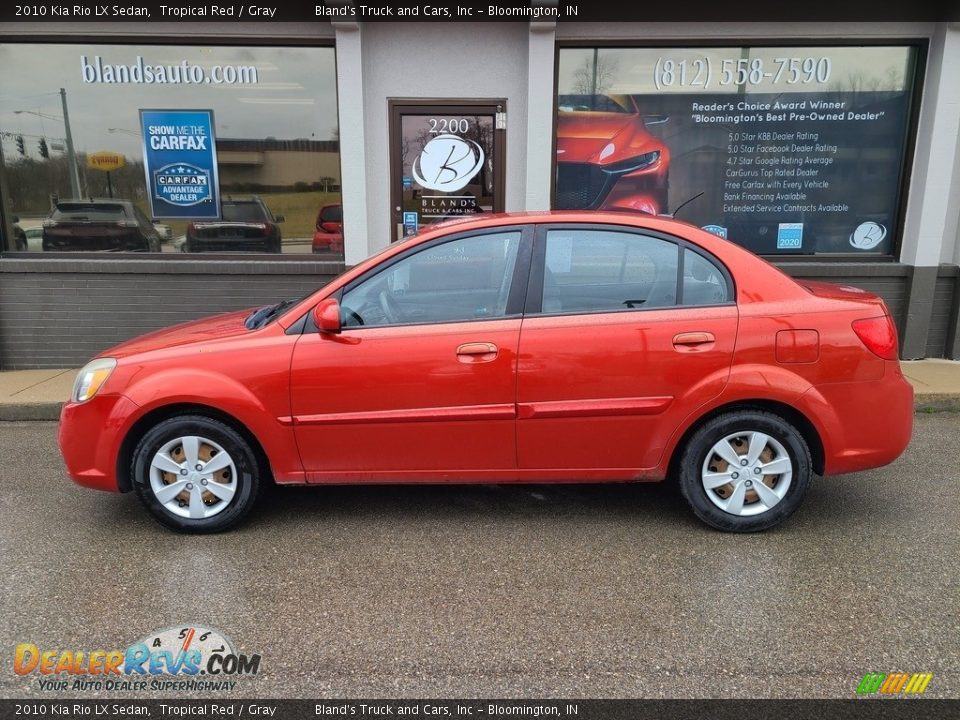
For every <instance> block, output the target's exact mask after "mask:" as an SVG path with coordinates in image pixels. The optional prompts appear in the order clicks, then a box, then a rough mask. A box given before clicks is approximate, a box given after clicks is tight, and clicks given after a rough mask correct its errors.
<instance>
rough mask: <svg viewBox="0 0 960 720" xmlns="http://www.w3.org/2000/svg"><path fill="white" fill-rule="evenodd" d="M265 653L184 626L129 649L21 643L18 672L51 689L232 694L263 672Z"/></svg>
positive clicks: (16, 652)
mask: <svg viewBox="0 0 960 720" xmlns="http://www.w3.org/2000/svg"><path fill="white" fill-rule="evenodd" d="M260 659H261V658H260V655H259V654H249V655H248V654H244V653H237V652H235V651H234V649H233V643H232V642H231V641H230V640H229V639H228V638H227V637H226V636H225V635H223V633H221V632H219V631H218V630H213V629H211V628H206V627H203V626H201V625H196V624H193V625H187V624H185V625H182V626H176V627H169V628H164V629H162V630H157V631H155V632H152V633H150V634H149V635H147V636H146V637H144V638H142V639H140V640H138V641H136V642H134V643H133V644H131V645H130V646H129V647H127V648H126V649H124V650H79V649H61V648H41V647H40V646H38V645H36V644H34V643H20V644H19V645H17V647H16V649H15V650H14V657H13V671H14V672H15V673H16V674H17V675H21V676H27V677H32V676H36V678H37V684H38V686H39V688H40V689H41V690H50V691H71V692H72V691H84V690H97V691H102V690H107V691H124V692H125V691H144V690H159V691H165V692H171V691H190V692H196V691H213V692H217V691H229V690H233V689H234V687H235V686H236V685H237V680H236V678H237V677H242V676H252V675H256V674H257V673H258V672H260Z"/></svg>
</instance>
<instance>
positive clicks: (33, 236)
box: [23, 225, 43, 252]
mask: <svg viewBox="0 0 960 720" xmlns="http://www.w3.org/2000/svg"><path fill="white" fill-rule="evenodd" d="M23 234H24V239H25V241H26V246H25V247H24V250H26V251H27V252H43V226H41V225H35V226H34V227H28V228H25V229H24V231H23Z"/></svg>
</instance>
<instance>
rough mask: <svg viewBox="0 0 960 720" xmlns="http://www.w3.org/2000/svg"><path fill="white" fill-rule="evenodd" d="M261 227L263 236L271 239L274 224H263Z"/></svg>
mask: <svg viewBox="0 0 960 720" xmlns="http://www.w3.org/2000/svg"><path fill="white" fill-rule="evenodd" d="M260 227H262V228H263V236H264V237H270V236H271V235H273V224H272V223H263V225H261V226H260Z"/></svg>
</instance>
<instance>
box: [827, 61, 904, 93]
mask: <svg viewBox="0 0 960 720" xmlns="http://www.w3.org/2000/svg"><path fill="white" fill-rule="evenodd" d="M903 84H904V77H903V72H902V71H901V70H899V69H897V68H896V67H895V66H893V65H888V66H887V68H886V70H884V71H883V74H882V75H881V74H880V73H870V74H869V75H867V74H865V73H863V72H852V73H848V74H847V77H846V78H844V79H842V80H837V81H836V82H833V83H831V84H830V92H835V93H851V92H852V93H857V92H880V91H882V90H886V91H892V92H901V91H903Z"/></svg>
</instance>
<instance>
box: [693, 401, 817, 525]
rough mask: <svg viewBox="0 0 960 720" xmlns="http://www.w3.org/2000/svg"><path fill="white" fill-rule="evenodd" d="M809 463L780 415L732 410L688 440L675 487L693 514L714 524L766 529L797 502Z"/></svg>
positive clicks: (805, 449) (798, 436)
mask: <svg viewBox="0 0 960 720" xmlns="http://www.w3.org/2000/svg"><path fill="white" fill-rule="evenodd" d="M811 465H812V463H811V459H810V450H809V448H808V447H807V443H806V441H805V440H804V439H803V436H802V435H801V434H800V432H799V431H798V430H797V429H796V428H795V427H793V425H791V424H790V423H789V422H787V421H786V420H784V419H783V418H782V417H780V416H778V415H775V414H773V413H769V412H764V411H760V410H741V411H735V412H730V413H725V414H723V415H719V416H718V417H715V418H713V419H711V420H709V421H708V422H707V423H705V424H704V425H703V426H702V427H701V428H700V429H698V430H697V431H696V432H695V433H694V434H693V436H692V437H691V438H690V440H689V441H688V442H687V445H686V447H685V449H684V451H683V455H682V456H681V459H680V489H681V491H682V492H683V496H684V498H686V500H687V502H688V503H689V504H690V507H691V508H692V509H693V512H694V514H696V516H697V517H699V518H700V519H701V520H703V521H704V522H705V523H707V524H708V525H711V526H713V527H715V528H717V529H718V530H726V531H730V532H755V531H758V530H766V529H767V528H770V527H773V526H774V525H777V524H779V523H781V522H783V521H784V520H785V519H787V518H788V517H789V516H790V515H791V514H793V512H794V511H795V510H796V509H797V507H799V505H800V502H801V501H802V500H803V497H804V495H805V494H806V492H807V487H808V486H809V484H810V477H811V472H812V471H811Z"/></svg>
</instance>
